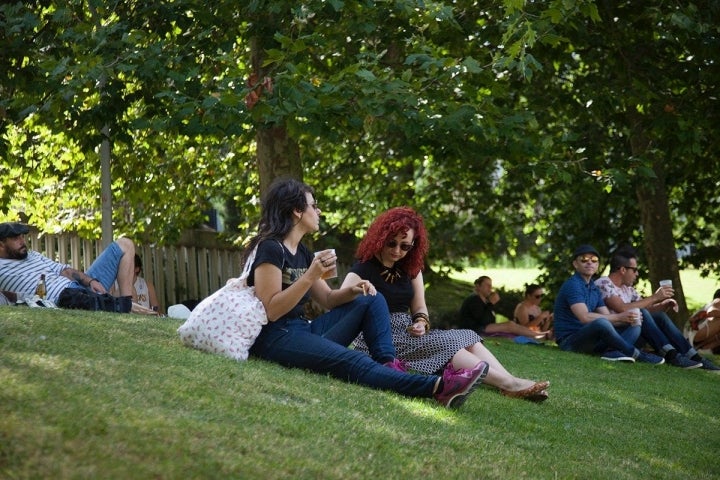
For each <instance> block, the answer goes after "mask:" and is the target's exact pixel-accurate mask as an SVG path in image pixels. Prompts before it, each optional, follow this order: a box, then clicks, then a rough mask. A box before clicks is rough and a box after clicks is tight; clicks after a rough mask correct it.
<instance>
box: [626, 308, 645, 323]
mask: <svg viewBox="0 0 720 480" xmlns="http://www.w3.org/2000/svg"><path fill="white" fill-rule="evenodd" d="M629 311H630V312H633V314H634V315H635V320H633V323H632V324H633V325H640V324H642V313H641V312H640V309H639V308H631V309H630V310H629Z"/></svg>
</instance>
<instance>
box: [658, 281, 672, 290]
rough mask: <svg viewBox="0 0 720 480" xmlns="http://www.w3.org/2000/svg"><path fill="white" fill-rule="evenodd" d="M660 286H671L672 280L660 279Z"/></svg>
mask: <svg viewBox="0 0 720 480" xmlns="http://www.w3.org/2000/svg"><path fill="white" fill-rule="evenodd" d="M660 286H661V287H663V288H664V287H669V288H672V280H660Z"/></svg>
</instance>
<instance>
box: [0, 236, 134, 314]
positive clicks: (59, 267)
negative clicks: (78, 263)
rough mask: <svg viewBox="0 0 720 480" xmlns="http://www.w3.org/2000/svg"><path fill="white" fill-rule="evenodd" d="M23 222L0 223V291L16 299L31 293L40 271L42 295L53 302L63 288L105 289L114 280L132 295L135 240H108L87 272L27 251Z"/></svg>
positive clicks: (121, 288)
mask: <svg viewBox="0 0 720 480" xmlns="http://www.w3.org/2000/svg"><path fill="white" fill-rule="evenodd" d="M29 231H30V230H29V228H28V226H27V225H25V224H23V223H18V222H4V223H0V291H2V292H12V294H13V295H16V296H17V299H22V298H25V297H29V296H32V295H34V294H35V288H36V286H37V282H38V279H39V278H40V275H43V274H44V275H45V284H46V289H47V294H46V297H45V298H46V299H47V300H49V301H51V302H53V303H55V304H57V302H58V299H59V297H60V294H61V292H62V291H63V290H65V289H67V288H76V289H85V290H88V291H91V292H95V293H99V294H102V293H107V291H108V290H109V289H110V288H111V287H112V285H113V283H114V282H115V281H116V280H117V282H118V288H119V294H120V296H121V297H125V296H127V297H130V296H132V282H133V267H134V264H135V260H134V257H135V244H134V243H133V242H132V240H130V239H128V238H119V239H118V240H116V241H115V242H113V243H111V244H110V245H109V246H108V248H106V249H105V250H104V251H103V252H102V253H101V254H100V256H99V257H98V258H97V259H95V261H94V262H93V264H92V265H91V266H90V268H88V270H87V273H86V272H81V271H79V270H76V269H74V268H72V267H71V266H70V265H66V264H62V263H59V262H56V261H54V260H51V259H49V258H47V257H46V256H44V255H42V254H40V253H38V252H35V251H29V250H28V248H27V245H26V244H25V234H27V233H28V232H29Z"/></svg>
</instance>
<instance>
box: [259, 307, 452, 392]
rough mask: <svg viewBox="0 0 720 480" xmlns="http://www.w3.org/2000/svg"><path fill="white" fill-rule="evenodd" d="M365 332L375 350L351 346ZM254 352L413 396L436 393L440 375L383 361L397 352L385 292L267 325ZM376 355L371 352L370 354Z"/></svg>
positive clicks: (339, 377)
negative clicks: (311, 315) (403, 369)
mask: <svg viewBox="0 0 720 480" xmlns="http://www.w3.org/2000/svg"><path fill="white" fill-rule="evenodd" d="M360 332H362V333H363V334H364V336H365V339H366V341H367V344H368V347H369V350H370V356H368V355H367V354H365V353H362V352H359V351H357V350H351V349H349V348H347V347H348V345H350V343H352V341H353V340H355V338H356V337H357V336H358V334H359V333H360ZM250 353H252V354H253V355H255V356H258V357H260V358H263V359H265V360H270V361H272V362H277V363H279V364H281V365H284V366H286V367H295V368H303V369H306V370H311V371H313V372H317V373H323V374H330V375H332V376H333V377H335V378H338V379H341V380H345V381H348V382H353V383H358V384H360V385H365V386H368V387H372V388H377V389H382V390H392V391H395V392H397V393H401V394H403V395H407V396H411V397H431V396H432V393H433V390H434V388H435V384H436V382H437V380H438V377H436V376H430V375H412V374H407V373H402V372H398V371H396V370H393V369H391V368H388V367H386V366H384V365H383V363H385V362H389V361H391V360H393V359H394V358H395V347H394V346H393V344H392V337H391V334H390V313H389V312H388V307H387V302H386V301H385V298H384V297H383V296H382V295H381V294H380V293H378V294H377V295H374V296H373V295H368V296H359V297H357V298H355V300H353V301H351V302H348V303H346V304H345V305H341V306H339V307H336V308H334V309H332V310H330V311H329V312H327V313H325V314H323V315H320V316H319V317H318V318H316V319H315V320H313V321H312V322H308V321H307V320H305V319H303V318H289V319H287V318H286V319H280V320H278V321H276V322H270V323H268V324H267V325H265V326H264V327H263V329H262V331H261V332H260V335H259V336H258V338H257V340H255V343H254V345H253V346H252V348H251V349H250ZM371 357H372V358H371Z"/></svg>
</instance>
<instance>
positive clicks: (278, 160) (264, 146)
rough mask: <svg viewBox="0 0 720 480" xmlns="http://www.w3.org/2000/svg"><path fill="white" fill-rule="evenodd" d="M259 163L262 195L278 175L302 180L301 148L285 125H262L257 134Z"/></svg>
mask: <svg viewBox="0 0 720 480" xmlns="http://www.w3.org/2000/svg"><path fill="white" fill-rule="evenodd" d="M255 138H256V140H257V165H258V174H259V176H260V195H264V194H265V192H266V191H267V189H268V187H269V186H270V184H271V183H272V181H273V180H275V179H276V178H277V177H282V176H291V177H293V178H296V179H298V180H302V178H303V177H302V163H301V161H300V148H299V147H298V144H297V142H295V140H294V139H292V138H290V137H288V135H287V130H286V129H285V127H284V126H280V125H275V126H272V127H260V128H259V129H258V132H257V135H256V136H255Z"/></svg>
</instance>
